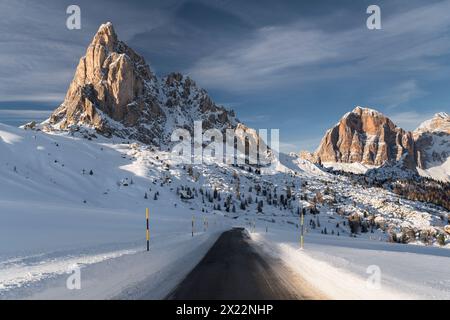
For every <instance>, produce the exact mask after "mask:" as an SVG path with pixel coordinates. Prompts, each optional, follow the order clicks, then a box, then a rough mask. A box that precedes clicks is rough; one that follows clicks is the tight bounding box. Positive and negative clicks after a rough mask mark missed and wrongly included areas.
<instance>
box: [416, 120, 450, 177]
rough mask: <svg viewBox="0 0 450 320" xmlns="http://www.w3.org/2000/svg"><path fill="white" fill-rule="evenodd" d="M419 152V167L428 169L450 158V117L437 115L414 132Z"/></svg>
mask: <svg viewBox="0 0 450 320" xmlns="http://www.w3.org/2000/svg"><path fill="white" fill-rule="evenodd" d="M413 135H414V140H415V143H416V150H417V166H418V167H419V168H421V169H428V168H431V167H433V166H439V165H441V164H443V163H445V162H446V161H447V159H448V158H449V156H450V116H449V115H448V114H447V113H445V112H441V113H437V114H436V115H434V117H433V118H431V119H430V120H427V121H425V122H423V123H422V124H421V125H420V126H419V127H418V128H417V129H416V130H414V132H413Z"/></svg>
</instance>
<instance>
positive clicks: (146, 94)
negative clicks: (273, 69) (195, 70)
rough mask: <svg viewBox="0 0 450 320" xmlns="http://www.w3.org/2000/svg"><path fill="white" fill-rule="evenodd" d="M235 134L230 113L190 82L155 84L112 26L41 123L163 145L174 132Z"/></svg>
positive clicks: (103, 30)
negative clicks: (199, 126) (197, 129)
mask: <svg viewBox="0 0 450 320" xmlns="http://www.w3.org/2000/svg"><path fill="white" fill-rule="evenodd" d="M194 121H202V122H203V128H204V129H209V128H216V129H220V130H225V129H227V128H235V127H236V126H237V124H238V120H237V119H236V117H235V114H234V112H233V111H230V110H227V109H225V108H224V107H222V106H218V105H217V104H215V103H214V102H213V101H212V99H211V98H210V97H209V96H208V94H207V92H206V91H205V90H204V89H201V88H199V87H198V86H197V85H196V83H195V82H194V81H193V80H192V79H190V78H189V77H186V76H183V75H181V74H179V73H172V74H169V75H167V76H166V77H164V78H162V79H159V78H158V77H157V76H156V75H155V74H154V73H153V72H152V71H151V69H150V67H149V66H148V64H147V63H146V62H145V60H144V58H143V57H142V56H140V55H139V54H137V53H136V52H135V51H134V50H133V49H131V48H130V47H128V46H127V45H126V44H125V43H124V42H122V41H120V40H119V39H118V37H117V34H116V32H115V30H114V27H113V25H112V24H111V23H109V22H108V23H106V24H103V25H101V26H100V28H99V30H98V32H97V33H96V35H95V36H94V38H93V40H92V42H91V44H90V45H89V47H88V48H87V51H86V55H85V56H84V57H82V58H81V59H80V62H79V64H78V67H77V69H76V72H75V76H74V78H73V81H72V83H71V84H70V87H69V90H68V92H67V94H66V97H65V99H64V102H63V103H62V104H61V105H60V106H59V108H57V109H56V110H55V111H54V112H53V114H52V115H51V117H50V119H49V120H48V121H46V124H48V125H49V128H50V129H61V130H66V129H72V130H77V129H78V128H79V127H80V126H85V127H90V128H93V129H95V130H96V131H97V132H98V133H100V134H103V135H105V136H112V135H115V136H119V137H123V138H129V139H135V140H138V141H141V142H144V143H147V144H154V145H162V144H165V143H167V142H168V141H170V135H171V133H172V132H173V130H174V129H176V128H184V129H188V130H189V131H191V132H193V122H194Z"/></svg>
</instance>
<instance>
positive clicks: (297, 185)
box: [0, 125, 450, 298]
mask: <svg viewBox="0 0 450 320" xmlns="http://www.w3.org/2000/svg"><path fill="white" fill-rule="evenodd" d="M0 154H1V156H0V177H1V184H0V191H1V192H0V269H1V271H2V272H0V295H2V296H3V297H13V296H15V295H18V296H20V297H22V296H23V295H29V294H32V295H35V294H38V293H39V292H40V290H44V289H43V287H42V285H41V284H42V281H44V280H45V279H47V280H48V281H50V282H48V283H47V282H46V283H47V285H49V283H53V282H52V281H59V280H58V279H60V278H61V277H64V274H65V270H66V268H67V266H68V265H70V264H72V263H73V262H74V261H80V262H81V263H83V264H84V265H86V268H88V269H86V270H91V269H89V268H91V267H88V266H90V265H92V264H98V263H107V265H109V264H110V262H108V261H110V260H116V258H117V259H120V260H121V261H122V260H124V261H126V262H123V263H124V264H125V265H127V263H130V264H132V263H133V259H135V258H136V259H138V260H139V261H147V260H148V261H150V260H151V259H150V258H145V257H142V253H140V252H141V251H142V250H143V248H144V242H143V239H144V236H145V233H144V232H143V229H144V223H145V220H144V217H145V208H146V207H149V208H150V212H151V235H152V236H151V238H152V246H155V248H160V249H155V252H154V253H153V254H157V255H156V256H155V255H152V256H151V257H153V258H154V259H157V261H159V263H158V264H157V265H154V264H152V266H154V267H152V268H150V269H144V268H143V269H139V267H138V266H134V269H133V270H135V272H136V274H135V275H134V276H133V277H131V278H128V280H129V281H128V282H127V279H124V278H123V277H121V276H118V277H117V281H119V282H120V283H117V282H114V281H112V283H108V284H105V286H106V285H108V286H110V288H114V290H113V289H111V290H112V292H114V293H115V294H119V291H121V290H123V289H124V286H129V285H131V283H130V281H135V282H138V281H140V280H142V279H144V278H147V277H149V276H150V275H151V274H157V273H158V272H160V271H161V269H158V268H163V267H165V266H168V265H169V264H173V263H175V264H176V261H178V260H180V259H181V260H183V259H185V260H187V261H189V263H187V264H186V268H184V267H183V266H184V265H182V264H178V268H177V269H176V273H177V274H183V272H188V271H189V270H188V269H189V266H192V265H193V264H195V259H197V258H198V259H199V258H200V257H201V253H202V252H205V250H207V248H208V244H211V243H212V241H213V239H214V237H217V232H215V230H216V231H219V230H221V229H222V230H223V229H225V228H229V227H230V226H233V225H244V226H246V227H248V228H250V227H249V225H251V224H257V225H259V226H260V227H262V228H263V229H265V228H266V227H267V229H268V230H271V229H272V228H273V227H276V226H283V228H286V229H287V230H291V231H292V232H296V230H298V223H299V216H298V214H299V212H301V211H302V209H303V208H304V209H305V214H306V218H305V221H306V229H307V232H308V233H309V234H314V235H316V236H317V237H331V236H333V237H347V238H348V239H349V241H354V242H355V244H356V243H358V241H359V240H360V239H366V240H367V241H375V242H380V241H381V242H385V241H388V240H390V241H399V242H400V241H401V242H405V243H406V242H408V243H412V244H422V243H423V242H426V243H428V244H433V245H435V246H438V243H439V242H440V241H441V242H442V236H443V240H444V243H445V242H447V243H448V242H449V240H450V238H449V235H445V233H444V231H443V230H444V229H443V228H444V226H445V225H446V224H447V223H448V212H447V211H446V210H444V209H442V208H439V207H436V206H433V205H430V204H425V203H420V202H414V201H409V200H404V199H401V198H400V197H399V196H397V195H395V194H393V193H391V192H389V191H386V190H384V189H379V188H367V189H365V188H362V187H361V186H359V185H354V184H353V183H352V182H351V181H350V180H349V179H348V178H346V177H344V176H335V175H332V174H329V173H327V172H324V171H322V170H321V169H320V167H318V166H316V165H314V164H312V163H310V162H308V161H306V160H301V159H298V158H297V157H294V156H289V155H283V154H280V155H279V157H278V160H277V161H276V162H274V164H273V165H272V166H270V167H265V168H259V169H258V168H256V169H257V170H255V167H251V166H247V165H240V166H236V165H227V164H222V163H214V162H213V161H210V162H208V163H209V164H206V163H205V164H198V165H182V164H175V163H173V162H172V161H171V158H170V155H169V153H168V152H166V151H161V150H159V149H153V148H152V147H149V146H147V145H144V144H141V143H139V142H137V141H130V143H123V141H122V139H114V138H105V137H102V136H97V137H92V136H87V137H86V138H83V137H77V136H76V135H75V136H72V135H71V134H70V133H68V132H62V133H55V132H53V133H51V134H48V133H45V132H42V131H36V130H24V129H18V128H13V127H9V126H6V125H0ZM193 216H194V217H195V232H196V237H197V236H202V237H203V238H201V239H203V240H201V239H198V240H195V239H197V238H196V237H194V238H193V239H192V237H191V221H192V217H193ZM205 220H207V221H208V228H205V227H204V221H205ZM350 225H351V226H352V229H350V227H349V226H350ZM350 236H351V237H350ZM169 239H170V241H169ZM168 241H169V242H168ZM164 244H167V245H164ZM182 244H184V245H182ZM447 246H448V244H447ZM178 248H184V249H183V250H181V251H180V250H178ZM197 248H198V250H197ZM158 250H162V251H158ZM158 252H159V253H161V252H166V253H167V254H165V255H162V254H158ZM194 252H195V254H194ZM124 255H125V256H124ZM136 255H138V256H139V257H140V258H139V257H138V256H136ZM189 256H192V257H195V259H193V260H192V259H189ZM120 257H123V258H120ZM141 259H143V260H141ZM158 259H161V260H158ZM111 263H112V262H111ZM111 268H112V267H111ZM138 269H139V270H138ZM116 271H117V274H120V270H116ZM174 272H175V271H174ZM99 273H101V272H94V273H93V274H99ZM167 276H168V277H170V276H173V273H169V274H167ZM113 278H114V277H113ZM49 279H50V280H49ZM47 280H45V281H47ZM98 281H100V280H98ZM155 281H156V280H155ZM158 281H162V280H161V279H159V280H158ZM158 281H156V282H154V283H153V285H156V284H157V283H158ZM159 283H161V282H159ZM47 285H45V288H47ZM45 290H46V289H45ZM92 290H93V291H92V292H91V291H89V292H91V293H92V296H90V297H97V298H99V297H105V295H102V294H106V292H107V290H106V289H105V290H103V291H102V292H101V293H99V292H98V291H95V290H94V287H92ZM161 294H163V293H161ZM69 295H70V294H69Z"/></svg>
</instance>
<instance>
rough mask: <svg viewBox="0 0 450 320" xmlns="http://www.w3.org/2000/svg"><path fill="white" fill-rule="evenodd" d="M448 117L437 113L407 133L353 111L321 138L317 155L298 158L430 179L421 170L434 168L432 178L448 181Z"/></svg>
mask: <svg viewBox="0 0 450 320" xmlns="http://www.w3.org/2000/svg"><path fill="white" fill-rule="evenodd" d="M449 134H450V117H449V115H448V114H446V113H438V114H436V115H435V116H434V117H433V118H432V119H430V120H427V121H425V122H424V123H422V124H421V125H420V126H419V127H418V128H417V129H416V130H415V131H413V132H409V131H405V130H403V129H402V128H400V127H398V126H396V125H395V124H394V123H393V122H392V121H391V120H390V119H389V118H388V117H386V116H385V115H383V114H382V113H380V112H378V111H375V110H373V109H369V108H362V107H356V108H355V109H354V110H353V111H351V112H349V113H347V114H345V115H344V116H343V117H342V118H341V120H340V121H339V122H338V123H337V124H336V125H335V126H334V127H332V128H331V129H329V130H328V131H327V132H326V133H325V136H324V137H323V139H322V141H321V143H320V145H319V147H318V148H317V150H316V152H314V153H309V152H306V151H302V152H300V157H301V158H303V159H307V160H310V161H312V162H315V163H330V164H333V163H335V164H337V163H343V164H352V163H357V164H363V165H368V166H369V167H370V166H374V167H382V166H384V167H386V166H394V167H396V168H397V169H396V170H397V171H398V167H399V165H400V167H402V168H404V169H409V170H413V171H416V170H417V169H420V170H422V171H421V173H422V174H424V175H426V176H432V177H433V173H432V174H429V173H426V172H424V171H423V170H427V169H430V168H432V167H433V168H434V169H433V171H434V175H438V176H439V177H438V178H439V179H440V180H448V178H449V177H448V170H447V167H448V166H447V165H444V166H443V167H440V168H438V169H436V167H439V166H441V165H443V164H445V163H446V162H449V161H448V158H449V156H450V137H449Z"/></svg>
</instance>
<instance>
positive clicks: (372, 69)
mask: <svg viewBox="0 0 450 320" xmlns="http://www.w3.org/2000/svg"><path fill="white" fill-rule="evenodd" d="M448 12H450V1H449V0H446V1H441V2H438V3H435V4H430V5H428V4H426V5H425V4H423V5H422V6H421V7H417V8H414V9H410V10H406V11H404V12H397V13H396V14H395V15H392V14H391V15H390V16H388V17H387V18H386V19H384V20H383V29H382V30H380V31H369V30H367V29H365V28H364V27H358V28H354V29H350V30H343V31H336V30H333V31H330V30H328V31H324V30H321V29H320V26H319V27H318V26H308V25H304V24H303V23H301V22H300V23H294V24H291V25H288V26H281V27H280V26H277V27H265V28H261V29H259V30H257V31H256V32H255V34H254V35H253V36H252V37H251V38H248V39H245V40H243V41H241V42H239V43H237V44H236V45H235V46H234V47H231V48H227V49H226V50H225V49H224V50H221V51H219V52H215V53H212V54H211V55H209V56H206V57H204V58H202V59H200V60H199V61H198V62H197V63H196V64H195V65H194V66H193V67H192V68H191V70H190V73H191V74H192V75H193V76H194V77H195V78H197V79H199V80H200V81H201V83H207V84H208V85H209V86H213V87H218V88H228V89H231V90H241V91H242V90H243V91H246V90H253V89H258V90H259V89H264V88H266V87H268V86H274V85H278V86H285V85H289V84H290V85H293V84H294V85H297V84H298V83H299V82H302V81H311V80H317V79H329V78H335V79H342V78H345V77H352V76H355V75H361V74H364V73H367V77H370V76H371V74H373V73H380V74H381V73H385V72H398V71H399V70H400V71H402V72H418V71H420V72H422V73H423V72H426V71H434V72H436V71H437V70H439V67H440V66H441V65H442V64H443V62H441V61H439V59H433V58H436V57H440V56H442V55H445V54H448V53H450V34H449V30H450V20H449V19H448Z"/></svg>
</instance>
